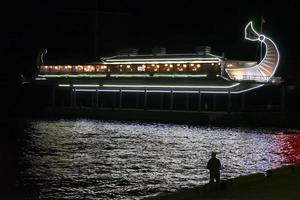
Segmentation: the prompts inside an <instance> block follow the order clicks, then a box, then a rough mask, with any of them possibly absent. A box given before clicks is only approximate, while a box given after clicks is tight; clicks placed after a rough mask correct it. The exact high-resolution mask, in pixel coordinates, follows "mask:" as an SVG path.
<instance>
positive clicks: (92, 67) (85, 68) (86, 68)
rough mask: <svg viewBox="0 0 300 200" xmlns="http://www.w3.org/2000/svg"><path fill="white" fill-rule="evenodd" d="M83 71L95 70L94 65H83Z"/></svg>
mask: <svg viewBox="0 0 300 200" xmlns="http://www.w3.org/2000/svg"><path fill="white" fill-rule="evenodd" d="M83 71H84V72H95V67H94V66H93V65H84V68H83Z"/></svg>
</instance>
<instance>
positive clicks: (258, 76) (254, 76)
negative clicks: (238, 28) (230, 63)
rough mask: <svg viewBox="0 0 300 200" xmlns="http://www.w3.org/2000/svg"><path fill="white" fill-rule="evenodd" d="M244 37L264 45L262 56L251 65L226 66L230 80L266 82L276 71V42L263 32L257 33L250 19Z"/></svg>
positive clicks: (277, 55)
mask: <svg viewBox="0 0 300 200" xmlns="http://www.w3.org/2000/svg"><path fill="white" fill-rule="evenodd" d="M245 39H247V40H250V41H260V42H262V43H263V44H264V45H265V47H266V52H265V56H264V58H263V59H262V60H261V61H260V62H259V63H258V64H256V65H254V66H251V67H232V68H226V69H225V70H226V72H227V74H228V76H229V78H230V79H232V80H241V81H243V80H250V81H262V82H268V81H270V79H271V78H272V77H273V75H274V74H275V72H276V69H277V66H278V63H279V52H278V48H277V46H276V44H275V43H274V42H273V41H272V40H271V39H270V38H268V37H266V36H265V35H263V34H259V33H257V32H256V31H255V30H254V28H253V23H252V21H250V22H249V23H248V24H247V25H246V27H245Z"/></svg>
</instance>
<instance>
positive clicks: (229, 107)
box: [227, 90, 231, 113]
mask: <svg viewBox="0 0 300 200" xmlns="http://www.w3.org/2000/svg"><path fill="white" fill-rule="evenodd" d="M227 97H228V102H227V112H228V113H230V112H231V93H230V90H228V93H227Z"/></svg>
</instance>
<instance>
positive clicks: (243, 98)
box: [241, 93, 246, 111]
mask: <svg viewBox="0 0 300 200" xmlns="http://www.w3.org/2000/svg"><path fill="white" fill-rule="evenodd" d="M245 100H246V95H245V93H243V94H242V96H241V110H242V111H245Z"/></svg>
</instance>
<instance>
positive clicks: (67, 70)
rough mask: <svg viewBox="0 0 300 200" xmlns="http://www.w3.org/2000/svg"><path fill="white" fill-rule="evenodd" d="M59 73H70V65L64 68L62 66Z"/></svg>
mask: <svg viewBox="0 0 300 200" xmlns="http://www.w3.org/2000/svg"><path fill="white" fill-rule="evenodd" d="M61 72H63V73H70V72H72V66H71V65H64V66H62V69H61Z"/></svg>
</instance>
